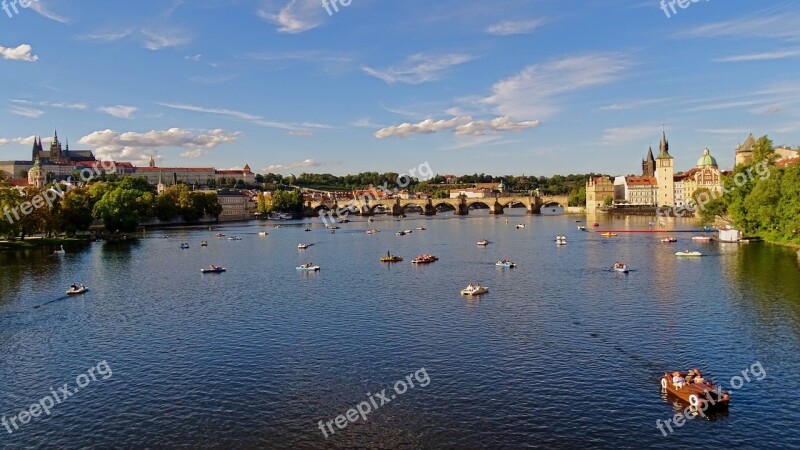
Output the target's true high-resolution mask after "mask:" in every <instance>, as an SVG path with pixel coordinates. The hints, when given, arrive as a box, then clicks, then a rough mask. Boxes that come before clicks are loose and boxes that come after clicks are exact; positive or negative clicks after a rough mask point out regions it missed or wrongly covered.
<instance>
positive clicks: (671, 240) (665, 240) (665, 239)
mask: <svg viewBox="0 0 800 450" xmlns="http://www.w3.org/2000/svg"><path fill="white" fill-rule="evenodd" d="M661 242H678V240H677V239H676V238H674V237H670V236H667V237H665V238H664V239H662V240H661Z"/></svg>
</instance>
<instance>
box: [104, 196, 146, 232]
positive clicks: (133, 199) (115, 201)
mask: <svg viewBox="0 0 800 450" xmlns="http://www.w3.org/2000/svg"><path fill="white" fill-rule="evenodd" d="M140 197H141V193H140V192H137V191H135V190H131V189H114V190H112V191H110V192H108V193H106V194H105V195H104V196H103V198H102V199H100V201H99V202H97V203H96V204H95V205H94V211H93V215H94V217H95V218H97V219H98V220H102V221H103V224H104V225H105V227H106V230H108V231H110V232H117V231H123V232H131V231H134V230H136V227H137V226H138V225H139V222H141V220H142V216H141V214H140V209H139V198H140Z"/></svg>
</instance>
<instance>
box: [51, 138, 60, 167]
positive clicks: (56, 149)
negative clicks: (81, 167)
mask: <svg viewBox="0 0 800 450" xmlns="http://www.w3.org/2000/svg"><path fill="white" fill-rule="evenodd" d="M61 157H62V153H61V142H59V141H58V130H56V132H55V135H54V137H53V142H51V143H50V159H52V160H53V162H55V163H59V162H61Z"/></svg>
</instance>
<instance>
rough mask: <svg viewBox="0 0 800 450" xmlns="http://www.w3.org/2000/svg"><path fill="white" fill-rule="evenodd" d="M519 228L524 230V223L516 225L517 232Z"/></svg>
mask: <svg viewBox="0 0 800 450" xmlns="http://www.w3.org/2000/svg"><path fill="white" fill-rule="evenodd" d="M520 228H525V224H524V223H520V224H518V225H517V229H518V230H519V229H520Z"/></svg>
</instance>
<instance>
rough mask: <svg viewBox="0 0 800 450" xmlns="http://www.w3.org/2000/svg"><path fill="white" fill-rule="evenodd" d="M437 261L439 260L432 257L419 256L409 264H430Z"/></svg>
mask: <svg viewBox="0 0 800 450" xmlns="http://www.w3.org/2000/svg"><path fill="white" fill-rule="evenodd" d="M438 260H439V258H437V257H435V256H433V255H419V256H417V257H416V258H414V259H412V260H411V264H430V263H432V262H435V261H438Z"/></svg>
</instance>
